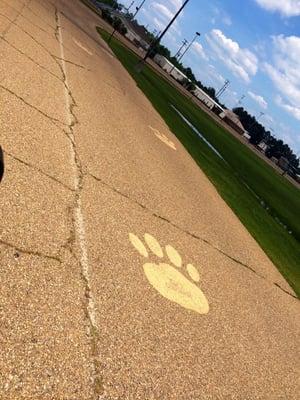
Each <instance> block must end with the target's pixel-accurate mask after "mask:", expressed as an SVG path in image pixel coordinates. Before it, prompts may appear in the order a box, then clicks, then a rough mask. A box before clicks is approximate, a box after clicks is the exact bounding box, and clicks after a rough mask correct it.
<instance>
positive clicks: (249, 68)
mask: <svg viewBox="0 0 300 400" xmlns="http://www.w3.org/2000/svg"><path fill="white" fill-rule="evenodd" d="M120 2H121V3H123V4H124V5H126V6H128V5H129V4H130V3H131V2H132V0H121V1H120ZM140 3H141V0H136V1H135V4H134V5H133V7H132V9H131V11H134V8H135V6H137V5H139V4H140ZM181 4H182V0H146V1H145V4H144V7H143V8H142V9H141V10H140V12H139V13H138V15H137V19H138V21H139V22H140V23H143V24H144V25H148V29H149V30H150V31H153V30H154V29H163V27H164V26H166V24H167V23H168V22H169V21H170V19H171V17H172V15H173V14H174V13H175V12H176V10H177V9H178V8H179V7H180V5H181ZM196 31H198V32H201V37H200V38H199V40H198V43H195V44H194V46H193V47H192V49H191V51H190V52H189V54H187V55H186V56H185V58H184V59H183V63H184V65H185V66H190V67H191V68H192V69H193V71H194V73H195V75H196V77H197V78H198V79H199V80H201V81H202V82H203V83H204V84H206V85H209V86H213V87H214V88H215V89H217V90H218V89H219V88H220V87H221V86H222V85H223V83H224V81H225V79H229V80H230V86H229V89H228V90H227V92H226V93H225V94H224V95H223V96H222V97H221V98H220V100H221V101H222V102H224V103H225V104H226V105H227V106H228V107H235V106H237V103H238V100H239V99H240V98H241V96H242V95H245V98H244V99H243V101H242V106H243V107H244V108H246V109H247V110H248V112H250V113H251V114H253V115H255V116H258V115H259V113H260V112H264V113H265V115H264V116H262V117H261V119H260V122H261V123H262V124H263V125H264V126H265V127H266V128H267V129H271V130H272V132H273V134H274V135H275V136H276V137H277V138H281V139H283V140H284V141H285V142H286V143H288V144H289V145H290V146H291V147H292V148H293V150H294V151H295V152H299V151H300V0H243V1H238V0H225V1H221V0H211V1H206V0H190V2H189V3H188V5H187V6H186V8H185V10H184V12H183V13H182V14H181V16H180V17H179V19H178V21H177V22H176V24H175V25H174V26H173V28H172V29H171V30H170V31H169V33H168V34H167V35H166V36H165V39H164V40H163V44H165V45H166V46H167V47H168V48H169V49H170V50H171V51H173V54H174V53H175V52H176V51H177V49H178V47H179V45H180V43H181V42H182V40H183V39H187V40H191V39H192V38H193V36H194V34H195V32H196Z"/></svg>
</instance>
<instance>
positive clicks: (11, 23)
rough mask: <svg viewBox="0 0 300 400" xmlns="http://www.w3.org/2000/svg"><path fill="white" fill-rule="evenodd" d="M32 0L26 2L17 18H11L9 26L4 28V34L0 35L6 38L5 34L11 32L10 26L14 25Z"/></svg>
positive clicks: (18, 12)
mask: <svg viewBox="0 0 300 400" xmlns="http://www.w3.org/2000/svg"><path fill="white" fill-rule="evenodd" d="M30 1H31V0H29V1H28V2H27V3H24V4H23V6H22V8H21V10H19V11H17V10H16V11H17V15H16V16H15V18H14V19H13V20H10V23H9V24H8V26H7V27H6V28H5V29H4V31H3V32H2V34H1V35H0V37H2V38H5V36H6V35H7V33H8V32H9V30H10V28H11V27H12V25H13V24H14V22H15V21H16V20H17V19H18V18H19V16H20V15H21V14H22V12H23V11H24V10H25V8H28V5H29V3H30Z"/></svg>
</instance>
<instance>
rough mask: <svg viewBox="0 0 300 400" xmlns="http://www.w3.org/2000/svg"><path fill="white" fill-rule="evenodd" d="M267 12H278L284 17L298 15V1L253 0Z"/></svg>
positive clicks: (299, 5) (299, 8)
mask: <svg viewBox="0 0 300 400" xmlns="http://www.w3.org/2000/svg"><path fill="white" fill-rule="evenodd" d="M255 1H256V3H257V4H258V5H259V6H261V7H262V8H264V9H265V10H268V11H273V12H276V11H277V12H279V13H280V14H281V15H283V16H285V17H293V16H297V15H300V0H255Z"/></svg>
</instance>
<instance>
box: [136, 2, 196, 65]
mask: <svg viewBox="0 0 300 400" xmlns="http://www.w3.org/2000/svg"><path fill="white" fill-rule="evenodd" d="M189 1H190V0H185V1H184V3H183V4H182V6H181V7H180V8H179V10H178V11H177V13H176V14H175V15H174V17H173V18H172V19H171V21H170V22H169V24H168V25H167V26H166V28H165V29H164V31H163V32H162V33H161V34H160V35H159V37H158V38H157V39H156V40H155V41H154V42H153V43H152V45H151V46H150V47H149V49H148V50H147V52H146V54H145V56H144V58H143V59H142V60H141V61H140V62H139V63H138V64H137V65H136V68H135V69H136V71H138V72H141V71H142V69H143V66H144V65H145V63H146V60H147V58H148V57H149V55H150V54H151V53H152V52H153V50H154V49H155V47H156V46H157V45H158V44H159V42H160V41H161V39H162V38H163V37H164V36H165V34H166V33H167V32H168V30H169V28H170V27H171V26H172V25H173V23H174V21H175V20H176V18H177V17H178V15H179V14H180V13H181V11H182V10H183V9H184V7H185V6H186V5H187V3H188V2H189Z"/></svg>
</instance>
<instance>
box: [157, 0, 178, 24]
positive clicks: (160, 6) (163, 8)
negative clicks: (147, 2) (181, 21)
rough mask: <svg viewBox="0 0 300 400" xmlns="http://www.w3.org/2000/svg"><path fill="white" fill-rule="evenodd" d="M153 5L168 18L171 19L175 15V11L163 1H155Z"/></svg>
mask: <svg viewBox="0 0 300 400" xmlns="http://www.w3.org/2000/svg"><path fill="white" fill-rule="evenodd" d="M152 7H153V8H154V9H155V10H157V11H158V13H159V14H160V16H163V17H165V18H166V19H168V20H171V19H172V17H173V16H174V13H173V12H172V11H171V10H170V9H169V8H168V7H166V6H165V5H164V4H161V3H156V2H154V3H153V4H152Z"/></svg>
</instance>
